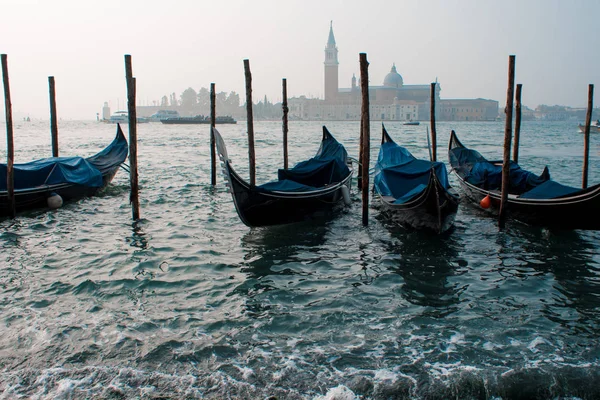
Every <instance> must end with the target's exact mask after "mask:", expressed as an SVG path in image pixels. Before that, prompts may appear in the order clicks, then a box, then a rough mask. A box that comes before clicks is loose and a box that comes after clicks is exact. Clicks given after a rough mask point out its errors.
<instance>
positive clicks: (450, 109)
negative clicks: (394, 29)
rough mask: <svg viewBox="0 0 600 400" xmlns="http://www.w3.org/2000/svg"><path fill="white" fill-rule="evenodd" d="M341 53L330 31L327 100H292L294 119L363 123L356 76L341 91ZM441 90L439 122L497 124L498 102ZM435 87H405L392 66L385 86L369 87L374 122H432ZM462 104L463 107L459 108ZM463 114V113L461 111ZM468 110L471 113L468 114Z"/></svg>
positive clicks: (437, 95) (437, 109) (437, 107)
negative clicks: (456, 96) (457, 97)
mask: <svg viewBox="0 0 600 400" xmlns="http://www.w3.org/2000/svg"><path fill="white" fill-rule="evenodd" d="M338 67H339V61H338V49H337V45H336V42H335V36H334V34H333V25H330V27H329V36H328V38H327V45H326V46H325V62H324V78H325V79H324V97H325V98H324V99H309V98H306V97H305V96H300V97H295V98H291V99H289V100H288V107H289V110H290V117H291V118H294V119H304V120H349V121H353V120H359V119H360V114H361V100H362V95H361V90H360V84H359V83H358V82H357V79H356V76H352V79H351V86H350V87H349V88H339V76H338ZM440 91H441V87H440V84H439V83H437V82H436V83H435V94H434V96H435V113H436V119H439V120H473V121H475V120H493V119H495V118H496V116H497V114H498V102H497V101H494V100H486V99H472V100H471V99H460V100H452V99H440ZM430 95H431V85H430V84H425V85H405V84H404V80H403V78H402V76H401V75H400V74H399V73H398V71H397V70H396V65H395V64H394V65H392V68H391V70H390V72H389V73H388V74H387V75H386V76H385V78H384V79H383V84H382V85H381V86H369V106H370V107H369V113H370V118H371V119H372V120H382V121H387V120H389V121H419V120H429V119H430V116H429V115H430ZM458 104H460V107H459V106H457V105H458ZM457 110H463V111H457ZM464 110H469V111H468V112H465V111H464Z"/></svg>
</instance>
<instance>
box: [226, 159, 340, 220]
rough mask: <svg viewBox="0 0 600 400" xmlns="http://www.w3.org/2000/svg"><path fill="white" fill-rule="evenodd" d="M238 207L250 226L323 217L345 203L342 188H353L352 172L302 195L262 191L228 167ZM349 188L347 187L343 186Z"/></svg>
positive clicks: (230, 184) (240, 214)
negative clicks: (331, 183)
mask: <svg viewBox="0 0 600 400" xmlns="http://www.w3.org/2000/svg"><path fill="white" fill-rule="evenodd" d="M225 174H226V176H227V177H228V180H229V186H230V188H231V189H230V190H231V192H232V194H233V200H234V204H235V209H236V211H237V213H238V215H239V217H240V219H241V220H242V222H243V223H244V224H246V225H247V226H249V227H260V226H272V225H282V224H290V223H295V222H302V221H307V220H312V219H317V218H323V217H326V216H329V215H331V214H332V211H334V210H335V209H338V208H341V207H340V206H341V205H342V204H343V198H344V196H343V194H342V190H348V191H349V190H350V181H351V179H350V178H351V175H350V176H348V178H347V179H346V180H344V181H343V182H341V183H339V184H337V185H334V186H332V187H330V188H327V189H326V190H322V191H318V192H314V193H312V192H306V193H298V194H289V193H286V194H283V193H273V192H261V191H259V190H257V189H256V188H255V187H254V188H253V187H251V186H250V185H249V184H248V183H247V182H245V181H244V180H243V179H241V178H240V177H239V176H238V175H237V173H236V172H235V171H234V170H233V169H232V168H231V166H230V165H229V164H227V166H226V167H225ZM343 188H345V189H343Z"/></svg>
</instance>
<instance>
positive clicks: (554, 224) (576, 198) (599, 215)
mask: <svg viewBox="0 0 600 400" xmlns="http://www.w3.org/2000/svg"><path fill="white" fill-rule="evenodd" d="M461 148H465V147H464V146H463V145H462V143H461V142H460V141H459V140H458V138H457V137H456V134H455V133H454V131H452V134H451V136H450V144H449V147H448V150H449V158H450V164H451V165H452V168H453V171H454V173H455V175H456V176H457V178H458V182H459V184H460V187H461V189H462V191H463V192H464V193H465V195H466V197H467V199H468V200H469V202H470V203H472V204H473V205H474V206H475V207H476V208H478V209H480V210H483V211H486V212H488V213H490V214H491V215H494V216H497V215H498V212H499V209H500V202H501V193H500V191H498V190H491V191H490V190H485V189H482V188H480V187H478V186H475V185H473V184H471V183H469V182H467V181H466V180H465V179H466V172H465V171H466V170H465V168H464V167H463V166H461V165H458V164H456V162H455V161H453V157H452V156H451V153H450V152H451V151H452V150H453V149H461ZM486 196H489V199H490V206H489V207H488V208H483V207H482V206H481V200H483V199H484V198H485V197H486ZM506 214H507V216H508V217H510V218H513V219H515V220H518V221H521V222H524V223H526V224H529V225H533V226H540V227H546V228H551V229H564V230H567V229H568V230H571V229H586V230H600V184H598V185H595V186H592V187H590V188H588V189H586V190H582V191H580V192H577V193H576V194H574V195H571V196H563V197H559V198H550V199H529V198H519V197H518V196H515V195H509V197H508V200H507V206H506Z"/></svg>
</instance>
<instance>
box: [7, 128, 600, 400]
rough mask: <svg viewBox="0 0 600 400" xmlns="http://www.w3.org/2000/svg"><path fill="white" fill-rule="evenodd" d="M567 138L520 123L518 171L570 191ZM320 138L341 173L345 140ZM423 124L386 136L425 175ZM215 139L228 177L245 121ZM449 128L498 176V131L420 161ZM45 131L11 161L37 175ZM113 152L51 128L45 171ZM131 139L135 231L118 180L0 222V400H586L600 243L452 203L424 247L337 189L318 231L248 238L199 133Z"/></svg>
mask: <svg viewBox="0 0 600 400" xmlns="http://www.w3.org/2000/svg"><path fill="white" fill-rule="evenodd" d="M577 122H578V121H569V122H529V121H524V122H523V126H522V129H521V150H520V157H519V159H520V161H521V165H522V166H523V167H524V168H526V169H530V170H532V171H535V172H538V173H540V172H541V171H542V169H543V167H544V166H545V165H548V166H549V167H550V173H551V175H552V177H553V179H555V180H557V181H559V182H561V183H564V184H569V185H572V186H579V185H580V184H581V169H582V155H583V135H581V134H579V133H578V130H577ZM321 125H322V123H319V122H299V121H292V122H291V123H290V134H289V137H290V139H289V143H290V164H294V163H296V162H299V161H301V160H303V159H305V158H308V157H310V156H312V155H313V154H314V153H315V152H316V150H317V148H318V145H319V142H320V138H321ZM326 125H327V127H328V128H329V130H330V131H331V132H332V134H333V135H334V136H335V137H336V138H337V139H338V140H339V141H340V142H341V143H343V144H345V145H346V147H347V149H348V152H349V154H350V155H351V156H354V157H357V156H358V141H359V122H330V123H327V124H326ZM427 125H428V124H421V125H420V126H403V125H402V124H401V123H393V122H389V123H387V124H386V127H387V129H388V132H389V133H390V135H391V136H392V137H393V138H394V139H395V140H396V141H397V142H398V143H399V144H401V145H405V146H406V147H407V148H408V149H409V150H410V151H411V152H413V154H414V155H415V156H418V157H427V141H426V136H425V130H426V126H427ZM371 126H372V133H371V138H372V141H371V149H372V153H371V162H372V164H373V162H374V161H375V160H376V155H377V151H378V149H379V145H378V144H379V142H380V126H379V122H375V121H372V122H371ZM123 128H124V130H125V132H126V135H127V130H126V129H127V127H126V126H124V127H123ZM218 129H219V131H220V132H221V134H222V135H223V137H224V140H225V142H226V144H227V146H228V151H229V156H230V158H231V159H232V162H233V165H234V168H236V170H237V171H238V172H239V173H240V174H241V175H242V176H243V177H247V176H248V161H247V160H248V151H247V139H246V123H245V121H240V122H239V123H238V124H237V125H220V126H219V128H218ZM451 129H454V130H456V132H457V134H458V135H459V138H460V139H461V141H462V142H463V143H464V144H465V145H466V146H469V147H472V148H475V149H477V150H479V151H480V152H481V153H482V154H483V155H484V156H486V157H488V158H490V159H500V158H501V157H502V143H503V137H504V123H503V122H486V123H476V122H452V123H451V122H441V123H439V124H438V126H437V131H438V144H439V147H438V159H439V160H443V161H447V154H446V148H447V143H448V139H449V134H450V130H451ZM49 132H50V130H49V124H48V122H40V121H33V122H29V123H26V122H18V123H17V124H16V126H15V132H14V134H15V151H16V153H15V162H17V163H19V162H27V161H30V160H32V159H36V158H42V157H47V156H49V155H50V154H51V146H50V133H49ZM114 134H115V126H114V125H111V124H103V123H96V122H84V121H61V122H60V123H59V136H60V138H59V141H60V152H61V155H65V156H68V155H82V156H89V155H92V154H94V153H96V152H97V151H98V150H100V149H102V148H104V147H105V146H106V145H107V144H108V143H109V142H110V141H111V140H112V138H113V137H114ZM281 136H282V135H281V123H280V122H277V121H275V122H258V123H256V124H255V140H256V163H257V172H256V176H257V183H264V182H267V181H269V180H272V179H275V178H276V170H277V168H279V167H281V166H282V153H283V151H282V145H281ZM591 136H592V137H591V147H590V155H591V159H590V178H589V181H590V183H592V184H594V183H598V182H600V136H599V135H591ZM138 138H139V145H138V153H139V155H138V162H139V175H140V188H141V189H140V190H141V191H140V203H141V211H140V213H141V217H142V219H141V220H140V221H138V222H135V223H134V222H132V220H131V207H130V205H129V203H128V198H129V179H128V175H127V174H126V172H125V171H120V172H119V173H118V174H117V176H116V177H115V179H114V181H113V183H112V185H111V186H109V187H108V188H107V190H105V191H104V192H103V193H102V194H101V195H100V196H97V197H93V198H88V199H84V200H82V201H79V202H76V203H69V204H66V205H64V206H63V207H62V208H61V209H59V210H56V211H50V212H45V211H34V212H29V213H25V214H21V215H19V216H18V217H17V218H16V219H14V220H8V219H2V220H0V249H1V251H0V327H1V330H0V332H1V334H0V398H6V399H15V398H27V399H28V398H35V399H55V398H60V399H79V398H102V399H104V398H112V399H129V398H141V399H146V398H147V399H156V398H176V399H177V398H208V399H226V398H232V399H237V398H243V399H261V398H262V399H265V398H269V397H270V396H274V397H276V398H277V399H329V400H332V399H344V400H345V399H447V398H457V399H504V400H508V399H532V398H538V399H547V398H551V399H557V398H571V399H576V398H580V399H597V398H600V342H599V341H598V337H599V336H600V232H593V231H549V230H546V229H540V228H534V227H530V226H527V225H524V224H522V223H518V222H511V221H509V222H508V223H507V225H506V228H505V229H504V230H500V229H498V227H497V223H496V221H495V220H494V219H493V218H491V217H490V216H488V215H486V214H484V213H481V212H480V211H478V210H476V209H474V208H473V207H471V206H470V205H469V204H468V203H467V202H466V201H463V202H462V204H461V206H460V208H459V213H458V215H457V219H456V227H455V228H454V229H453V230H452V231H451V232H449V233H447V234H445V235H443V236H439V237H438V236H432V235H427V234H423V233H420V232H412V231H407V230H404V229H402V228H399V227H396V226H393V225H390V224H388V223H386V221H384V220H381V219H380V218H379V217H378V213H377V210H376V209H374V208H371V209H370V212H371V213H370V219H369V226H368V227H366V228H365V227H363V226H362V225H361V203H360V194H359V193H358V192H357V190H356V188H355V187H356V184H354V188H353V192H352V198H353V204H352V205H351V206H350V207H347V208H346V209H344V210H343V211H341V212H339V213H337V214H335V215H333V216H331V217H329V218H327V219H324V220H315V221H311V222H307V223H300V224H295V225H289V226H282V227H272V228H258V229H250V228H248V227H246V226H245V225H243V224H242V223H241V221H240V220H239V218H238V216H237V214H236V212H235V209H234V206H233V202H232V199H231V195H230V194H229V193H228V192H227V189H226V187H225V184H224V182H223V179H222V176H221V173H220V171H218V173H219V174H218V184H217V186H216V188H213V187H211V185H210V152H209V147H208V144H209V127H208V126H203V125H187V126H186V125H163V124H156V123H149V124H140V125H138ZM0 157H2V160H5V159H6V141H1V142H0ZM451 181H453V182H455V178H454V177H451ZM598 212H600V210H598Z"/></svg>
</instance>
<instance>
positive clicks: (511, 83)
mask: <svg viewBox="0 0 600 400" xmlns="http://www.w3.org/2000/svg"><path fill="white" fill-rule="evenodd" d="M514 95H515V56H514V55H511V56H509V59H508V89H507V90H506V109H505V110H504V112H505V113H506V121H505V123H504V158H503V159H502V193H501V200H500V211H499V213H498V224H499V226H500V227H504V220H505V219H506V203H507V201H508V189H509V183H510V141H511V139H512V138H511V136H512V114H513V98H514Z"/></svg>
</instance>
